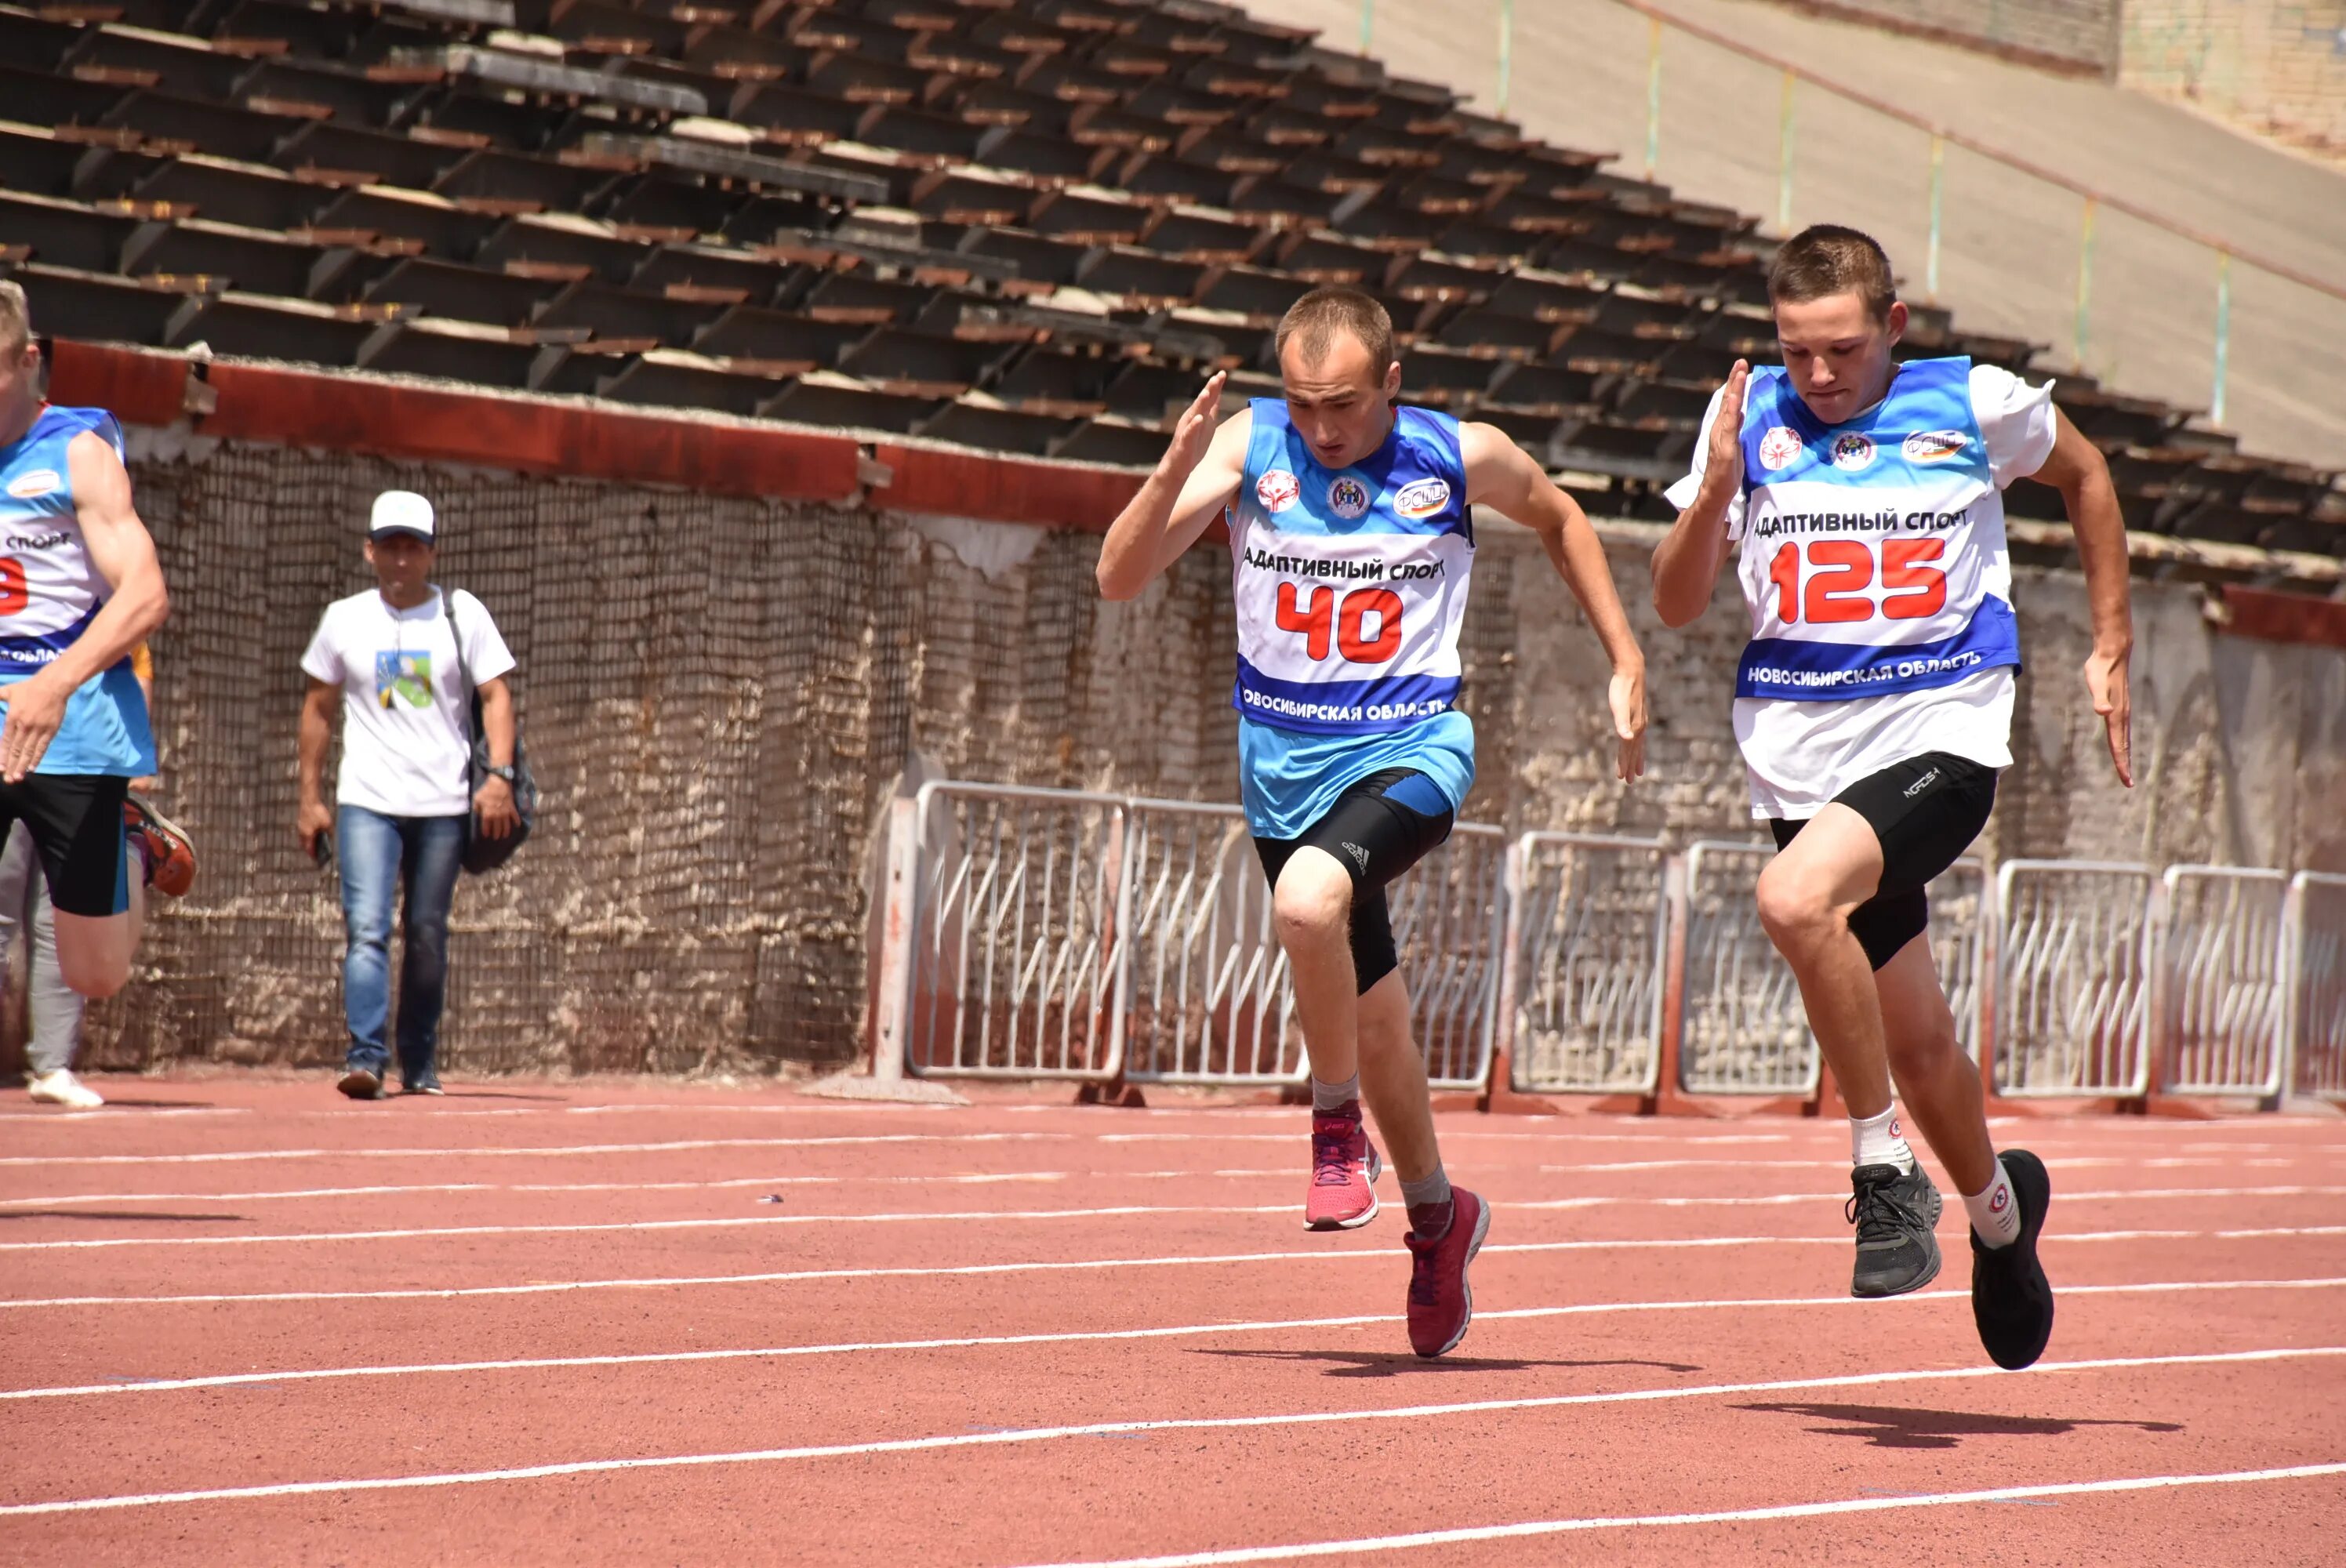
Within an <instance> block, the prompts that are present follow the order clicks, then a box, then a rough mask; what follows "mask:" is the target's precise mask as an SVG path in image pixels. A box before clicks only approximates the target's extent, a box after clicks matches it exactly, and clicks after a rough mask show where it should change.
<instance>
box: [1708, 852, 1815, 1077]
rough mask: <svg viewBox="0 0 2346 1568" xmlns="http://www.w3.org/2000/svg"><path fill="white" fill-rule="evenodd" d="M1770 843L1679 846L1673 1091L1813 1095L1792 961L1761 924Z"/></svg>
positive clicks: (1810, 1049)
mask: <svg viewBox="0 0 2346 1568" xmlns="http://www.w3.org/2000/svg"><path fill="white" fill-rule="evenodd" d="M1775 853H1776V851H1775V849H1774V848H1773V846H1771V845H1767V844H1757V843H1738V842H1733V841H1730V840H1716V839H1705V840H1699V841H1698V842H1696V843H1693V844H1689V845H1688V847H1687V851H1686V886H1687V899H1686V921H1687V937H1686V944H1685V949H1684V951H1685V955H1686V957H1685V962H1686V973H1685V975H1684V977H1683V979H1682V981H1681V983H1680V991H1679V995H1680V998H1681V1006H1680V1010H1679V1025H1678V1087H1679V1088H1681V1089H1684V1090H1685V1091H1687V1093H1688V1094H1692V1095H1813V1094H1815V1093H1816V1090H1817V1081H1818V1066H1819V1064H1820V1062H1821V1056H1820V1054H1819V1053H1818V1050H1817V1037H1816V1036H1815V1035H1814V1034H1812V1033H1810V1032H1809V1018H1808V1013H1807V1012H1806V1011H1805V1010H1804V1009H1803V1008H1802V1007H1801V1005H1800V985H1799V983H1797V982H1796V981H1794V980H1793V978H1792V969H1791V965H1790V964H1788V963H1786V962H1784V959H1783V955H1782V954H1780V953H1779V952H1777V951H1776V944H1775V943H1774V942H1770V940H1769V938H1768V932H1767V931H1766V929H1765V928H1764V927H1762V926H1761V925H1760V906H1759V900H1758V894H1757V891H1756V890H1757V889H1758V887H1759V882H1760V869H1761V868H1762V867H1763V866H1765V865H1766V864H1767V863H1768V861H1769V860H1770V859H1772V858H1773V857H1774V855H1775Z"/></svg>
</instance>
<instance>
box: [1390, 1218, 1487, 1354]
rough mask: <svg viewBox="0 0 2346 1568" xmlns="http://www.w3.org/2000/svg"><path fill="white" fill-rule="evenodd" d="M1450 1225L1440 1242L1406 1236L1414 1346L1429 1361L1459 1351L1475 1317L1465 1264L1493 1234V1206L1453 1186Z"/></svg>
mask: <svg viewBox="0 0 2346 1568" xmlns="http://www.w3.org/2000/svg"><path fill="white" fill-rule="evenodd" d="M1450 1201H1451V1203H1452V1205H1453V1207H1452V1210H1451V1218H1450V1228H1449V1229H1448V1230H1445V1231H1443V1233H1442V1237H1441V1239H1439V1240H1437V1241H1420V1240H1418V1238H1417V1233H1416V1232H1415V1231H1412V1232H1411V1233H1410V1234H1409V1235H1408V1236H1407V1237H1403V1239H1404V1240H1405V1241H1407V1242H1408V1244H1409V1250H1410V1255H1411V1257H1413V1258H1414V1259H1415V1260H1416V1262H1415V1266H1414V1267H1413V1268H1412V1269H1411V1271H1410V1276H1409V1348H1410V1349H1413V1350H1415V1351H1416V1352H1417V1353H1418V1354H1419V1355H1421V1356H1423V1357H1425V1358H1426V1359H1428V1360H1431V1359H1433V1358H1434V1357H1436V1356H1439V1355H1443V1354H1444V1353H1445V1352H1447V1351H1450V1350H1454V1349H1457V1347H1458V1341H1459V1340H1461V1339H1464V1338H1465V1337H1466V1325H1467V1324H1468V1323H1469V1322H1470V1321H1472V1320H1473V1319H1474V1291H1473V1290H1471V1289H1469V1288H1467V1285H1466V1266H1467V1265H1468V1264H1470V1263H1472V1262H1474V1255H1475V1254H1476V1253H1478V1252H1480V1251H1482V1250H1483V1237H1485V1236H1487V1235H1488V1234H1490V1229H1491V1208H1490V1206H1489V1205H1488V1204H1486V1203H1484V1201H1483V1200H1482V1199H1481V1198H1479V1197H1476V1196H1474V1194H1473V1193H1471V1192H1468V1191H1467V1190H1466V1189H1465V1188H1464V1187H1463V1186H1460V1187H1453V1188H1451V1189H1450Z"/></svg>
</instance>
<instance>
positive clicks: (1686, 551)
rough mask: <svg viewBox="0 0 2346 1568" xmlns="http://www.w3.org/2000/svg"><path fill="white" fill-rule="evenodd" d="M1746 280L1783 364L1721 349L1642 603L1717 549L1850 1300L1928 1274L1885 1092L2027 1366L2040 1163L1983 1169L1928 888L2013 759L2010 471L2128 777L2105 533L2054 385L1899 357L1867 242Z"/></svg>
mask: <svg viewBox="0 0 2346 1568" xmlns="http://www.w3.org/2000/svg"><path fill="white" fill-rule="evenodd" d="M1768 290H1769V295H1770V300H1772V301H1773V303H1774V306H1775V313H1776V335H1777V338H1778V341H1779V342H1780V346H1781V348H1782V351H1783V357H1784V364H1783V368H1781V369H1780V370H1779V369H1773V368H1770V369H1766V370H1761V371H1759V372H1751V371H1749V369H1748V367H1746V366H1745V365H1744V364H1742V363H1741V362H1738V363H1737V365H1736V366H1735V369H1734V371H1733V372H1732V373H1731V374H1730V376H1729V380H1728V383H1727V385H1726V386H1724V387H1723V388H1721V389H1720V391H1719V396H1718V397H1717V398H1715V399H1714V400H1713V402H1712V404H1711V408H1710V412H1709V414H1708V415H1707V416H1706V419H1705V422H1704V427H1703V433H1702V435H1701V437H1700V439H1699V440H1698V443H1697V444H1696V451H1695V462H1694V472H1693V473H1689V474H1688V475H1687V476H1686V477H1685V478H1684V479H1681V480H1680V481H1678V484H1675V485H1673V486H1672V487H1671V489H1670V499H1671V501H1672V502H1674V503H1675V504H1678V506H1679V507H1681V508H1683V510H1682V511H1680V512H1679V514H1678V524H1677V525H1676V526H1675V527H1674V528H1672V529H1671V531H1670V533H1669V535H1668V537H1667V538H1665V539H1664V540H1663V541H1662V543H1661V545H1660V546H1659V547H1658V548H1657V549H1656V550H1655V552H1654V603H1655V606H1656V607H1657V608H1658V610H1659V611H1660V612H1661V616H1662V619H1663V620H1664V621H1666V622H1668V624H1669V625H1671V626H1684V625H1686V624H1687V623H1688V622H1690V621H1692V620H1694V619H1695V618H1696V617H1697V616H1699V615H1701V614H1702V612H1703V609H1704V607H1705V606H1707V605H1708V604H1709V601H1710V595H1711V589H1712V587H1713V585H1715V584H1716V583H1717V582H1718V580H1719V573H1720V570H1721V569H1722V567H1723V566H1724V565H1725V563H1726V560H1727V555H1728V550H1729V545H1730V544H1731V543H1733V542H1736V541H1740V543H1741V545H1742V563H1741V567H1740V572H1739V575H1740V577H1741V580H1742V585H1743V594H1744V599H1745V601H1746V603H1747V605H1748V606H1749V610H1750V615H1751V641H1750V643H1749V646H1748V647H1746V649H1745V650H1744V655H1743V661H1742V667H1741V668H1740V669H1739V672H1738V675H1737V680H1736V693H1735V734H1736V738H1737V740H1738V741H1739V742H1740V743H1741V745H1742V748H1743V757H1744V761H1745V763H1746V765H1747V766H1748V768H1749V772H1750V775H1751V802H1752V805H1751V809H1752V814H1753V815H1754V816H1755V817H1762V818H1766V819H1767V820H1769V823H1770V828H1771V830H1773V832H1774V834H1775V838H1776V843H1777V847H1778V850H1779V853H1778V855H1777V857H1776V859H1775V860H1773V861H1772V862H1770V865H1769V866H1768V869H1767V870H1766V871H1764V872H1762V873H1761V875H1760V890H1759V898H1760V920H1761V921H1762V922H1763V923H1764V924H1765V925H1766V926H1767V928H1768V933H1769V935H1770V937H1771V938H1772V939H1773V940H1774V942H1775V943H1776V947H1777V949H1778V951H1780V952H1782V953H1783V955H1784V957H1785V959H1786V961H1787V962H1790V965H1791V967H1792V972H1793V973H1794V975H1795V976H1796V977H1797V978H1798V979H1799V981H1800V997H1801V1000H1802V1002H1804V1003H1806V1004H1807V1008H1808V1014H1809V1023H1810V1026H1811V1028H1812V1029H1813V1030H1814V1031H1815V1032H1816V1036H1817V1043H1818V1044H1820V1045H1821V1046H1822V1047H1823V1049H1824V1056H1825V1061H1826V1062H1827V1063H1828V1064H1830V1065H1831V1068H1832V1073H1833V1078H1834V1081H1835V1083H1836V1084H1838V1085H1839V1087H1840V1090H1841V1097H1842V1099H1843V1100H1844V1101H1845V1102H1846V1103H1847V1105H1848V1107H1849V1114H1850V1117H1851V1144H1852V1145H1853V1151H1854V1154H1853V1166H1854V1169H1853V1171H1852V1173H1851V1186H1853V1188H1854V1196H1852V1197H1851V1201H1850V1207H1849V1216H1850V1217H1851V1220H1852V1221H1854V1223H1855V1224H1856V1226H1857V1264H1856V1268H1855V1270H1854V1273H1853V1276H1852V1279H1851V1291H1852V1293H1853V1294H1855V1295H1858V1296H1895V1295H1898V1294H1901V1293H1902V1292H1904V1291H1908V1290H1917V1289H1920V1288H1922V1287H1923V1286H1924V1285H1926V1284H1928V1283H1929V1282H1930V1281H1931V1279H1932V1278H1933V1277H1934V1276H1936V1275H1937V1273H1938V1271H1939V1247H1938V1242H1937V1240H1936V1238H1935V1237H1934V1236H1933V1227H1934V1225H1935V1223H1936V1221H1937V1219H1938V1217H1939V1211H1940V1197H1939V1194H1938V1190H1937V1188H1935V1187H1934V1186H1933V1185H1932V1183H1931V1179H1930V1177H1929V1176H1927V1175H1925V1174H1924V1173H1923V1169H1922V1168H1921V1166H1919V1165H1918V1164H1917V1163H1916V1161H1915V1159H1914V1155H1913V1150H1912V1149H1911V1148H1909V1147H1908V1146H1907V1144H1906V1141H1905V1139H1904V1137H1903V1136H1902V1135H1901V1132H1900V1129H1899V1125H1898V1121H1897V1114H1896V1106H1895V1105H1894V1104H1893V1102H1892V1095H1891V1088H1892V1084H1893V1082H1894V1083H1895V1084H1896V1086H1897V1090H1898V1093H1899V1094H1900V1095H1902V1096H1903V1097H1904V1099H1905V1101H1906V1109H1907V1111H1908V1113H1909V1114H1910V1115H1913V1118H1914V1122H1915V1125H1917V1126H1918V1127H1920V1128H1921V1129H1922V1131H1923V1137H1924V1139H1925V1140H1926V1141H1927V1142H1928V1143H1929V1145H1930V1146H1931V1148H1932V1151H1933V1153H1935V1154H1936V1155H1937V1156H1939V1160H1940V1163H1941V1164H1942V1165H1943V1166H1945V1168H1946V1172H1947V1175H1948V1176H1949V1177H1950V1178H1951V1179H1952V1180H1953V1182H1954V1184H1955V1187H1956V1190H1957V1191H1958V1192H1959V1193H1961V1194H1962V1195H1963V1198H1964V1208H1965V1210H1966V1211H1967V1213H1968V1215H1969V1217H1970V1219H1971V1235H1972V1255H1973V1261H1972V1312H1973V1317H1974V1319H1975V1321H1976V1323H1977V1326H1978V1329H1979V1334H1980V1340H1981V1343H1982V1344H1983V1345H1984V1346H1985V1347H1986V1349H1987V1351H1988V1354H1989V1355H1990V1357H1991V1358H1993V1359H1994V1360H1995V1361H1996V1363H1997V1364H1998V1365H2000V1366H2004V1367H2010V1368H2018V1367H2025V1366H2027V1365H2028V1364H2029V1363H2031V1362H2032V1361H2034V1360H2035V1359H2036V1358H2037V1357H2038V1356H2040V1355H2041V1354H2043V1353H2044V1349H2045V1340H2046V1339H2047V1337H2048V1336H2049V1335H2050V1334H2051V1333H2052V1329H2053V1290H2052V1287H2051V1285H2050V1284H2049V1283H2048V1282H2047V1281H2046V1279H2045V1270H2044V1268H2043V1267H2042V1266H2041V1265H2040V1264H2039V1262H2038V1261H2037V1257H2036V1237H2037V1234H2038V1232H2039V1230H2040V1229H2041V1228H2042V1227H2043V1226H2044V1223H2045V1209H2046V1207H2047V1206H2048V1204H2049V1203H2050V1201H2051V1186H2050V1183H2049V1181H2048V1180H2047V1178H2046V1176H2045V1166H2044V1165H2043V1163H2042V1162H2040V1161H2039V1160H2038V1159H2037V1158H2036V1156H2034V1155H2032V1154H2030V1153H2028V1152H2027V1151H2026V1150H2025V1149H2011V1150H2007V1151H2005V1152H2004V1156H2002V1158H2001V1159H1999V1158H1998V1157H1997V1155H1996V1152H1995V1147H1994V1144H1993V1143H1992V1142H1991V1141H1990V1139H1989V1136H1988V1127H1987V1116H1986V1113H1985V1106H1984V1103H1983V1100H1982V1097H1981V1094H1980V1081H1979V1074H1978V1070H1977V1069H1976V1068H1975V1067H1974V1065H1973V1064H1972V1062H1971V1059H1970V1058H1969V1057H1968V1056H1967V1055H1965V1054H1964V1051H1963V1048H1962V1046H1961V1045H1960V1044H1958V1043H1957V1041H1956V1038H1955V1028H1954V1018H1953V1014H1952V1013H1950V1012H1949V1010H1948V1007H1947V1000H1946V996H1945V994H1944V993H1943V992H1942V990H1941V989H1940V986H1939V977H1938V970H1937V967H1936V965H1935V964H1934V963H1933V962H1932V958H1931V945H1930V939H1929V937H1928V936H1927V935H1926V934H1925V932H1924V927H1925V925H1926V924H1927V922H1928V920H1929V905H1928V903H1927V902H1926V901H1925V897H1924V891H1923V890H1924V888H1925V887H1926V886H1927V885H1928V884H1929V882H1930V881H1931V879H1932V878H1933V877H1935V876H1937V875H1938V874H1939V873H1940V872H1942V871H1945V870H1946V869H1947V867H1948V866H1950V865H1952V864H1953V862H1954V860H1955V858H1956V857H1957V856H1958V855H1960V854H1962V853H1963V852H1964V848H1965V847H1966V846H1968V845H1969V844H1970V843H1971V841H1972V840H1973V839H1974V837H1976V836H1977V835H1978V833H1979V830H1980V829H1981V828H1982V827H1984V825H1985V824H1986V822H1987V817H1988V811H1989V809H1990V807H1991V806H1993V805H1994V800H1995V780H1996V770H1997V769H2001V768H2004V767H2008V766H2009V765H2010V764H2011V762H2012V752H2011V749H2010V742H2011V729H2012V701H2013V676H2014V673H2015V670H2016V669H2017V668H2018V667H2019V664H2020V645H2019V640H2018V637H2017V635H2016V631H2015V622H2014V617H2013V612H2012V601H2011V594H2012V566H2011V562H2010V559H2009V557H2008V556H2007V555H2006V554H2005V550H2004V502H2003V491H2004V487H2005V486H2006V485H2008V484H2012V483H2013V482H2014V481H2015V480H2016V479H2020V478H2024V477H2026V478H2033V479H2035V481H2036V482H2037V483H2038V484H2048V485H2051V486H2052V487H2054V488H2055V489H2056V490H2058V491H2059V492H2060V493H2061V496H2062V499H2063V502H2064V503H2065V504H2066V507H2067V510H2068V515H2069V521H2070V524H2071V525H2072V526H2073V527H2074V528H2075V529H2076V537H2077V548H2078V552H2079V555H2080V556H2081V557H2082V559H2083V561H2084V564H2085V569H2086V589H2087V593H2088V596H2089V597H2090V599H2091V601H2092V606H2093V622H2094V651H2093V655H2092V657H2089V658H2088V659H2087V660H2086V669H2085V677H2086V692H2087V694H2088V695H2089V696H2090V697H2091V698H2092V700H2093V705H2094V710H2095V712H2096V713H2098V714H2100V715H2101V716H2102V718H2103V720H2104V723H2105V724H2106V728H2107V731H2108V737H2109V747H2110V759H2111V761H2112V762H2114V763H2115V764H2116V765H2117V774H2118V779H2119V780H2120V782H2121V783H2123V784H2126V785H2127V786H2128V787H2131V786H2132V785H2133V782H2134V777H2133V770H2132V765H2131V763H2130V761H2129V759H2128V756H2127V657H2128V655H2129V653H2130V651H2131V649H2132V647H2133V628H2132V622H2131V620H2130V617H2129V614H2128V610H2127V551H2126V530H2125V527H2124V524H2122V523H2121V521H2120V519H2119V514H2118V505H2117V493H2116V492H2115V491H2114V490H2113V489H2112V487H2111V484H2110V476H2109V470H2108V468H2107V466H2106V464H2105V463H2103V461H2102V455H2101V453H2100V452H2099V451H2097V450H2096V448H2095V447H2094V445H2093V443H2090V442H2088V441H2087V440H2086V438H2085V437H2084V436H2083V435H2082V434H2080V433H2078V431H2077V429H2076V426H2075V425H2073V424H2071V423H2069V421H2068V420H2067V419H2066V417H2065V416H2064V415H2063V414H2062V413H2061V412H2060V411H2059V410H2058V409H2056V408H2055V407H2054V406H2053V402H2052V387H2051V385H2050V383H2047V384H2046V385H2045V386H2041V387H2031V386H2028V385H2026V384H2025V383H2024V382H2021V381H2020V380H2019V379H2018V378H2017V377H2015V376H2014V375H2012V374H2011V373H2010V372H2005V371H2003V370H1999V369H1996V368H1995V367H1994V366H1989V365H1974V364H1973V363H1971V361H1968V360H1962V359H1940V360H1913V361H1907V362H1905V363H1903V364H1899V363H1896V362H1893V360H1892V347H1893V346H1894V345H1895V344H1896V342H1897V341H1898V339H1899V336H1900V334H1901V333H1902V332H1903V331H1904V330H1905V326H1906V307H1905V306H1904V305H1902V304H1900V303H1899V302H1898V301H1897V300H1896V299H1895V298H1894V292H1893V289H1892V280H1891V272H1890V262H1889V259H1888V258H1887V257H1885V256H1884V255H1883V254H1882V248H1881V247H1880V246H1878V245H1876V244H1875V243H1874V242H1873V241H1872V239H1868V238H1866V237H1865V236H1864V235H1862V234H1860V233H1858V232H1856V231H1855V230H1854V229H1837V228H1830V227H1821V228H1815V229H1808V230H1806V231H1805V232H1803V233H1801V234H1799V235H1797V236H1795V237H1794V238H1793V239H1790V241H1788V242H1787V243H1786V244H1785V246H1784V247H1783V249H1781V250H1780V251H1779V252H1778V253H1777V256H1776V260H1775V261H1774V263H1773V265H1772V266H1771V268H1770V272H1769V278H1768Z"/></svg>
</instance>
